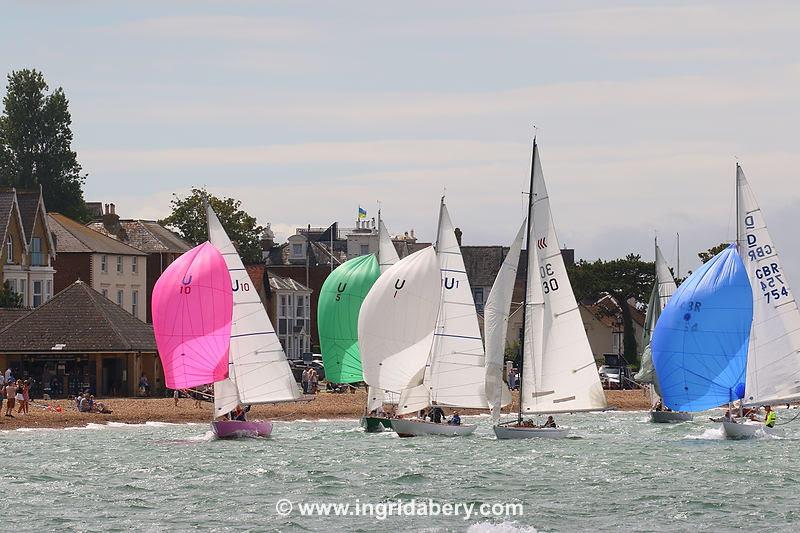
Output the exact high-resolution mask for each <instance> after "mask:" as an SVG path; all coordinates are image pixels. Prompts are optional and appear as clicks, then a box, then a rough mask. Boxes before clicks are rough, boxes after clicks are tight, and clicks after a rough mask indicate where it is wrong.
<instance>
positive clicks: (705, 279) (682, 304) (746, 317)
mask: <svg viewBox="0 0 800 533" xmlns="http://www.w3.org/2000/svg"><path fill="white" fill-rule="evenodd" d="M752 321H753V296H752V291H751V288H750V282H749V280H748V277H747V271H746V270H745V267H744V264H743V263H742V258H741V257H740V256H739V253H738V251H737V249H736V245H735V244H732V245H731V246H729V247H728V248H726V249H725V250H723V251H722V252H720V253H719V254H717V255H715V256H714V257H713V258H712V259H711V260H710V261H709V262H708V263H706V264H705V265H703V266H702V267H701V268H699V269H698V270H697V271H695V272H694V273H693V274H692V275H691V276H689V277H688V278H687V279H686V280H685V281H684V282H683V283H682V284H681V286H680V287H678V290H677V291H676V292H675V294H674V295H673V296H672V299H670V301H669V303H668V304H667V306H666V307H665V308H664V311H662V313H661V316H660V317H659V319H658V323H657V324H656V328H655V331H654V332H653V341H652V348H653V362H654V363H655V367H656V373H657V375H658V381H659V384H660V385H661V393H662V397H663V399H664V403H665V404H666V405H667V406H668V407H669V408H670V409H674V410H681V411H702V410H705V409H709V408H712V407H717V406H719V405H722V404H724V403H727V402H731V401H734V400H736V399H738V398H741V397H742V396H743V395H744V380H745V369H746V366H747V345H748V341H749V339H750V325H751V322H752Z"/></svg>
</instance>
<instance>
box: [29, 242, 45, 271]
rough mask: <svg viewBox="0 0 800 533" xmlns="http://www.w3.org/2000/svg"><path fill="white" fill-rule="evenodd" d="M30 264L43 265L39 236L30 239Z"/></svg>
mask: <svg viewBox="0 0 800 533" xmlns="http://www.w3.org/2000/svg"><path fill="white" fill-rule="evenodd" d="M31 266H45V262H44V254H42V239H40V238H39V237H34V238H33V239H31Z"/></svg>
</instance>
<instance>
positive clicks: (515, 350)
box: [503, 341, 520, 363]
mask: <svg viewBox="0 0 800 533" xmlns="http://www.w3.org/2000/svg"><path fill="white" fill-rule="evenodd" d="M503 360H504V361H514V362H515V363H517V362H519V361H520V348H519V341H511V342H507V343H506V349H505V352H504V353H503Z"/></svg>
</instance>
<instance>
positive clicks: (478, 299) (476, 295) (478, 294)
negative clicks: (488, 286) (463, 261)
mask: <svg viewBox="0 0 800 533" xmlns="http://www.w3.org/2000/svg"><path fill="white" fill-rule="evenodd" d="M472 299H473V300H475V310H476V311H478V312H479V313H483V304H484V300H483V287H473V288H472Z"/></svg>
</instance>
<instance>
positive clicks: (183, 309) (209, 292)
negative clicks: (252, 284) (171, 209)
mask: <svg viewBox="0 0 800 533" xmlns="http://www.w3.org/2000/svg"><path fill="white" fill-rule="evenodd" d="M152 301H153V303H152V307H153V331H154V333H155V336H156V344H157V345H158V353H159V355H160V356H161V363H162V365H163V367H164V378H165V381H166V385H167V387H169V388H171V389H182V388H186V387H196V386H197V385H203V384H204V383H213V382H215V381H220V380H222V379H225V378H226V377H228V347H229V346H230V341H231V321H232V319H233V291H232V290H231V277H230V274H229V273H228V267H227V265H226V264H225V259H224V258H223V257H222V254H221V253H220V252H219V250H217V249H216V248H214V246H212V245H211V243H209V242H205V243H203V244H201V245H200V246H197V247H195V248H192V249H191V250H189V251H188V252H186V253H184V254H183V255H181V256H180V257H179V258H178V259H176V260H175V261H174V262H173V263H172V264H171V265H169V267H167V269H166V270H165V271H164V273H163V274H161V277H159V278H158V281H157V282H156V285H155V287H154V288H153V298H152Z"/></svg>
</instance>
